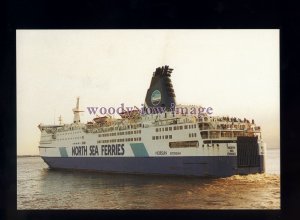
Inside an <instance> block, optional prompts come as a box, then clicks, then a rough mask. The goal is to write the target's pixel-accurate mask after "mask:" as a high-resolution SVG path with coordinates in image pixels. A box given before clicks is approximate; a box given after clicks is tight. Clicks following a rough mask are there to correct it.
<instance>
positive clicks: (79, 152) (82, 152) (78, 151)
mask: <svg viewBox="0 0 300 220" xmlns="http://www.w3.org/2000/svg"><path fill="white" fill-rule="evenodd" d="M86 155H87V146H74V147H72V156H86Z"/></svg>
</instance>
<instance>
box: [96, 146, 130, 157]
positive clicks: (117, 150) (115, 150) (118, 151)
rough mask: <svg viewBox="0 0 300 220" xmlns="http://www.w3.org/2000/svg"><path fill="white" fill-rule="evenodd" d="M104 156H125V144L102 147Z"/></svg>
mask: <svg viewBox="0 0 300 220" xmlns="http://www.w3.org/2000/svg"><path fill="white" fill-rule="evenodd" d="M101 154H102V155H105V156H106V155H124V154H125V149H124V144H107V145H101Z"/></svg>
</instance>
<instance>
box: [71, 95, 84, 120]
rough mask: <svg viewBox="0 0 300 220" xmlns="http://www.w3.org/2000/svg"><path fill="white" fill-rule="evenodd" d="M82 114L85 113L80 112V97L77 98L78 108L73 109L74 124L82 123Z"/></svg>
mask: <svg viewBox="0 0 300 220" xmlns="http://www.w3.org/2000/svg"><path fill="white" fill-rule="evenodd" d="M80 112H83V111H80V110H79V97H77V103H76V107H75V108H73V113H74V119H73V122H74V123H76V124H77V123H79V122H80V115H79V113H80Z"/></svg>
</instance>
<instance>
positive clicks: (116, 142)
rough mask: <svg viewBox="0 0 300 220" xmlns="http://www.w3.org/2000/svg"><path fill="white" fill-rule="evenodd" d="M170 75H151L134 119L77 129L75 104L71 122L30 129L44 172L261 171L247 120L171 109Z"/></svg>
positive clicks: (160, 71)
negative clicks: (45, 166) (37, 139)
mask: <svg viewBox="0 0 300 220" xmlns="http://www.w3.org/2000/svg"><path fill="white" fill-rule="evenodd" d="M171 73H172V69H169V68H168V66H164V67H161V68H157V69H156V71H155V72H154V73H153V77H152V80H151V84H150V87H149V89H148V91H147V95H146V98H145V109H144V111H143V112H142V113H141V111H139V110H137V109H135V110H132V111H124V112H122V113H120V118H113V117H111V116H102V117H96V118H94V119H93V121H91V122H88V123H82V122H81V121H80V112H81V111H80V110H79V98H77V103H76V107H75V108H74V109H73V114H74V119H73V123H71V124H62V123H60V124H59V125H49V126H46V125H42V124H40V125H39V126H38V127H39V129H40V131H41V140H40V145H39V150H40V155H41V157H42V158H43V160H44V161H45V162H46V163H47V164H48V165H49V167H50V168H63V169H81V170H96V171H104V172H120V173H143V174H174V175H192V176H215V177H225V176H231V175H235V174H249V173H262V172H264V171H265V165H264V161H265V160H264V155H265V150H266V144H265V143H264V142H263V140H262V137H261V129H260V127H259V126H257V125H256V124H255V123H254V120H251V121H249V120H247V119H245V118H244V119H240V118H236V117H218V116H210V115H208V114H207V113H203V112H201V113H199V114H196V115H195V114H187V112H185V111H182V109H184V110H188V111H189V110H190V109H191V108H194V107H195V106H185V105H177V104H176V100H175V93H174V89H173V86H172V82H171V79H170V77H171ZM175 107H177V108H176V110H175ZM178 107H180V108H179V111H178ZM155 108H163V109H165V110H164V111H163V112H157V111H153V109H155ZM148 109H150V111H148ZM151 109H152V110H151ZM60 122H61V120H60Z"/></svg>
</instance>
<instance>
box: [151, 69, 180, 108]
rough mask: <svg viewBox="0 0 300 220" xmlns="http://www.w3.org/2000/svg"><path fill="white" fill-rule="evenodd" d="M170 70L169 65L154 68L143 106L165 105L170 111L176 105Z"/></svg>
mask: <svg viewBox="0 0 300 220" xmlns="http://www.w3.org/2000/svg"><path fill="white" fill-rule="evenodd" d="M172 71H173V69H170V68H169V66H163V67H158V68H156V70H155V72H154V73H153V76H152V80H151V84H150V87H149V89H148V91H147V95H146V98H145V107H166V110H167V111H170V110H171V108H174V107H175V106H176V100H175V93H174V89H173V85H172V82H171V78H170V77H171V73H172Z"/></svg>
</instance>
